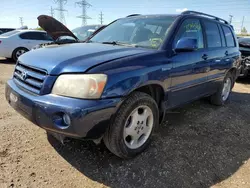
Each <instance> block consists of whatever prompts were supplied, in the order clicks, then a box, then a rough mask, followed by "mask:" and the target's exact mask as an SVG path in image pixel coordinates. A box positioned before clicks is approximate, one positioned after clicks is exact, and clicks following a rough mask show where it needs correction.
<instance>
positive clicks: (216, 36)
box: [204, 20, 221, 48]
mask: <svg viewBox="0 0 250 188" xmlns="http://www.w3.org/2000/svg"><path fill="white" fill-rule="evenodd" d="M204 25H205V33H206V36H207V46H208V48H216V47H221V38H220V31H219V27H218V25H217V23H214V22H210V21H206V20H204Z"/></svg>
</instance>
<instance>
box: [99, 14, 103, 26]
mask: <svg viewBox="0 0 250 188" xmlns="http://www.w3.org/2000/svg"><path fill="white" fill-rule="evenodd" d="M100 23H101V25H102V24H103V13H102V11H101V13H100Z"/></svg>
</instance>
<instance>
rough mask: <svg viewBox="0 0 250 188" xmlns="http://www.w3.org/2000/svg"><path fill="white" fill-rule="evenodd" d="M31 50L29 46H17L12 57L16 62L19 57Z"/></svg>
mask: <svg viewBox="0 0 250 188" xmlns="http://www.w3.org/2000/svg"><path fill="white" fill-rule="evenodd" d="M28 51H29V50H28V49H27V48H23V47H20V48H16V49H15V50H14V51H13V53H12V59H13V60H14V61H15V62H16V61H17V59H18V57H19V56H20V55H22V54H24V53H26V52H28Z"/></svg>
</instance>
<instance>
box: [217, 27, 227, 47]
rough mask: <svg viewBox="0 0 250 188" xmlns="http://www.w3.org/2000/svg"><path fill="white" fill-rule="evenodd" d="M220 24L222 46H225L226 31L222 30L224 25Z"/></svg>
mask: <svg viewBox="0 0 250 188" xmlns="http://www.w3.org/2000/svg"><path fill="white" fill-rule="evenodd" d="M218 26H219V30H220V37H221V41H222V46H223V47H226V46H227V45H226V39H225V36H224V32H223V31H222V26H221V25H218Z"/></svg>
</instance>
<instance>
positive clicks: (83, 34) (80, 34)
mask: <svg viewBox="0 0 250 188" xmlns="http://www.w3.org/2000/svg"><path fill="white" fill-rule="evenodd" d="M99 27H100V26H99V25H90V26H83V27H78V28H76V29H73V30H72V33H73V34H74V35H75V36H76V37H77V38H78V39H80V40H82V41H84V40H86V39H87V38H88V37H89V36H90V35H91V34H92V33H93V32H94V31H95V30H97V29H98V28H99Z"/></svg>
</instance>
